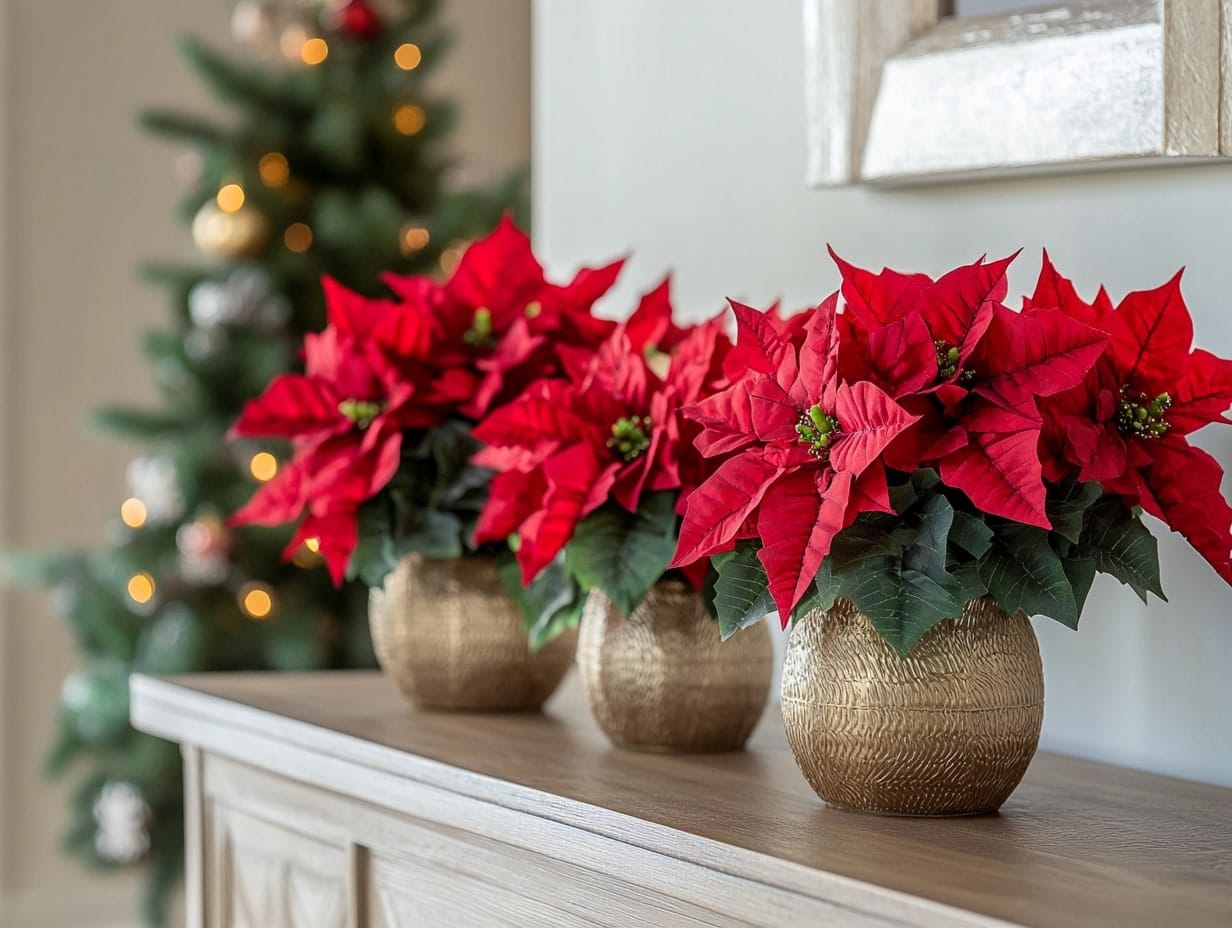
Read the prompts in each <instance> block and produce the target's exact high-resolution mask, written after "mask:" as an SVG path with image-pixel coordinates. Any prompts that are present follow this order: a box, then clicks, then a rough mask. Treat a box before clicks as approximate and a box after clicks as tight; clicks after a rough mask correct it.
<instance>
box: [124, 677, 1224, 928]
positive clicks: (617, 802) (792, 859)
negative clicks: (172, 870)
mask: <svg viewBox="0 0 1232 928" xmlns="http://www.w3.org/2000/svg"><path fill="white" fill-rule="evenodd" d="M132 690H133V702H132V705H133V709H132V712H133V719H134V722H135V724H136V725H137V727H138V728H140V729H143V730H144V731H148V732H151V733H153V734H156V735H160V736H162V737H165V738H170V739H173V740H175V741H178V742H180V743H182V744H183V745H184V757H185V761H186V765H185V767H186V774H185V776H186V781H187V782H186V790H187V809H188V813H187V814H188V835H189V838H188V841H189V845H188V867H189V875H188V906H189V924H190V926H193V928H472V926H474V928H483V926H489V925H497V926H508V928H539V926H567V925H610V926H622V928H624V926H643V925H645V926H701V925H723V926H735V925H766V926H770V925H783V926H792V928H800V926H813V925H819V926H820V925H825V926H860V928H866V926H868V928H871V926H878V928H887V926H891V925H928V926H1005V925H1031V926H1075V928H1098V926H1109V928H1130V926H1139V925H1140V926H1144V928H1161V926H1163V928H1198V926H1219V928H1228V926H1232V790H1223V789H1218V788H1214V787H1210V786H1201V785H1197V784H1194V783H1188V782H1184V781H1180V780H1173V779H1167V778H1164V777H1158V776H1152V775H1148V774H1144V773H1137V772H1133V771H1128V770H1122V769H1118V768H1114V767H1108V766H1104V765H1100V764H1093V763H1087V762H1083V761H1077V760H1071V759H1065V758H1061V757H1057V756H1052V755H1048V754H1041V755H1040V756H1039V757H1038V758H1037V759H1036V761H1035V763H1034V765H1033V766H1032V767H1031V770H1030V772H1029V773H1028V774H1027V778H1026V781H1025V782H1024V783H1023V785H1022V786H1021V787H1020V788H1019V790H1018V792H1017V793H1016V794H1015V795H1014V797H1013V798H1012V799H1011V800H1010V802H1009V803H1008V804H1007V805H1006V806H1005V808H1004V809H1003V810H1002V812H1001V814H1000V815H997V816H988V817H982V818H972V819H937V820H920V819H890V818H876V817H871V816H864V815H858V814H854V813H847V812H840V811H835V810H832V809H827V808H825V807H824V806H822V804H821V803H820V802H819V801H818V800H817V799H816V797H814V796H813V794H812V793H811V792H810V791H809V789H808V787H807V785H806V784H805V783H804V781H803V779H802V778H801V777H800V775H799V774H798V773H797V771H796V769H795V766H794V764H793V762H792V758H791V755H790V753H789V752H788V750H787V747H786V745H785V743H784V741H783V736H782V733H781V728H780V720H779V717H778V713H777V712H776V711H774V710H771V711H769V712H767V715H766V718H765V720H764V721H763V723H762V726H761V728H760V729H759V731H758V734H757V735H756V736H755V738H754V740H753V743H752V746H751V748H750V750H749V751H747V752H745V753H741V754H729V755H717V756H709V757H682V756H661V755H648V754H632V753H627V752H623V751H618V750H615V749H612V748H610V747H609V746H608V744H607V742H606V741H605V740H604V739H603V736H602V735H601V734H600V733H599V731H598V729H597V728H596V727H595V725H594V723H593V722H592V721H591V720H590V718H589V715H588V713H587V711H586V708H585V706H584V705H583V703H582V701H581V698H580V694H579V692H578V690H577V688H576V686H575V685H572V684H571V685H567V686H566V687H565V689H564V691H563V692H562V693H560V694H558V696H557V697H556V698H555V700H554V701H553V702H552V703H550V704H549V707H548V710H547V712H546V714H545V715H542V716H539V715H521V716H517V715H515V716H495V715H465V714H463V715H445V714H434V713H425V712H418V711H416V710H414V709H412V708H411V707H410V706H409V705H407V704H406V703H405V702H404V701H403V700H402V699H401V698H400V697H399V696H398V695H397V694H396V693H395V692H394V689H393V687H392V686H391V685H390V684H388V683H387V682H386V681H385V680H384V679H383V678H382V677H380V676H379V675H378V674H375V673H337V674H310V675H291V676H282V675H279V676H274V675H233V676H222V675H217V676H215V675H210V676H195V677H181V678H175V679H153V678H148V677H135V678H134V679H133V684H132Z"/></svg>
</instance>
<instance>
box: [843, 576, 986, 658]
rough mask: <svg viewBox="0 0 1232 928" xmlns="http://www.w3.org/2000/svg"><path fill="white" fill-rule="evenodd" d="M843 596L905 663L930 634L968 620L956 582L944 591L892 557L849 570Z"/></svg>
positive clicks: (946, 586)
mask: <svg viewBox="0 0 1232 928" xmlns="http://www.w3.org/2000/svg"><path fill="white" fill-rule="evenodd" d="M841 573H842V574H843V578H842V579H843V595H844V596H846V597H847V598H848V599H850V600H851V601H852V602H854V603H855V604H856V606H858V607H859V608H860V610H861V611H862V612H863V613H864V614H865V615H867V616H868V617H869V619H871V620H872V622H873V625H874V626H875V627H876V629H877V631H878V632H879V633H880V634H881V637H883V638H884V639H885V640H886V641H887V642H889V644H890V646H891V647H892V648H894V650H895V651H896V652H897V653H898V655H899V657H906V656H907V654H908V653H909V652H910V651H911V649H912V647H914V646H915V643H916V642H917V641H919V640H920V638H922V637H923V636H924V633H925V632H927V631H928V630H929V629H930V628H932V627H933V626H934V625H936V624H937V623H938V622H941V621H943V620H945V619H947V618H954V617H955V616H958V615H961V614H962V607H963V604H962V602H960V601H959V599H958V595H959V588H958V584H957V583H956V582H952V583H948V584H946V585H942V584H941V583H938V582H937V581H936V580H934V579H933V578H932V577H929V576H928V575H926V574H923V573H921V572H920V571H918V570H913V569H911V568H904V567H903V566H902V562H901V561H900V560H899V559H897V558H894V557H890V556H887V555H871V556H869V557H864V558H859V559H857V560H856V561H853V562H850V563H848V564H845V565H843V567H842V570H841Z"/></svg>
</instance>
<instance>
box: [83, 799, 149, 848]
mask: <svg viewBox="0 0 1232 928" xmlns="http://www.w3.org/2000/svg"><path fill="white" fill-rule="evenodd" d="M93 811H94V821H95V822H96V823H97V826H98V827H97V829H96V830H95V832H94V849H95V851H97V852H98V855H99V857H101V858H102V859H103V860H106V861H108V862H110V863H114V864H131V863H134V862H136V861H138V860H140V859H141V858H142V857H144V856H145V854H146V852H147V851H148V850H149V849H150V832H149V822H150V814H151V813H150V805H149V803H147V802H146V801H145V797H144V796H143V795H142V794H141V791H140V790H139V789H138V788H137V787H136V786H134V785H133V784H132V783H125V782H122V781H114V782H111V783H107V784H106V785H104V786H103V788H102V789H101V790H99V794H98V798H97V799H96V800H94V810H93Z"/></svg>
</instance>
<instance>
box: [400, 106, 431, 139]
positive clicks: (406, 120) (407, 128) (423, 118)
mask: <svg viewBox="0 0 1232 928" xmlns="http://www.w3.org/2000/svg"><path fill="white" fill-rule="evenodd" d="M427 121H428V116H427V114H426V113H425V112H424V109H423V107H422V106H416V105H415V104H414V103H403V104H402V105H401V106H399V107H398V108H397V109H395V110H394V128H395V129H397V130H398V131H399V132H401V133H402V134H403V135H418V134H419V133H420V132H421V131H423V127H424V124H425V123H426V122H427Z"/></svg>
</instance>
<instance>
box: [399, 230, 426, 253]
mask: <svg viewBox="0 0 1232 928" xmlns="http://www.w3.org/2000/svg"><path fill="white" fill-rule="evenodd" d="M430 241H432V236H431V235H429V234H428V230H427V229H425V228H424V227H423V226H416V225H410V226H405V227H404V228H403V229H402V240H401V245H402V254H404V255H413V254H415V252H417V251H423V250H424V249H425V248H427V247H428V242H430Z"/></svg>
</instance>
